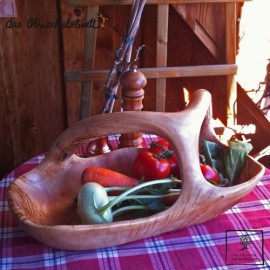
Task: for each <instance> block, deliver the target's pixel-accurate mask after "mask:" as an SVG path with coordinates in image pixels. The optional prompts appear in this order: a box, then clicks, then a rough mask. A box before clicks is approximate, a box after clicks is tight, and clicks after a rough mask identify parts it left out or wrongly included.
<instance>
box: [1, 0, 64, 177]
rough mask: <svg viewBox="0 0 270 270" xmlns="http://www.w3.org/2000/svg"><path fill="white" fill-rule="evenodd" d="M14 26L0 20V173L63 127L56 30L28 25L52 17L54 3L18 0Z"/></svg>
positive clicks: (42, 145)
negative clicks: (16, 24) (18, 23)
mask: <svg viewBox="0 0 270 270" xmlns="http://www.w3.org/2000/svg"><path fill="white" fill-rule="evenodd" d="M17 11H18V17H17V18H13V21H16V22H20V23H21V26H20V27H17V28H7V27H6V23H7V21H8V20H9V18H5V19H1V20H0V35H1V44H0V58H1V61H0V65H1V68H0V70H1V71H0V104H1V105H0V116H1V120H0V121H1V129H0V137H1V142H0V164H1V165H0V176H3V175H4V174H6V173H8V172H9V171H11V170H12V169H14V168H15V167H16V166H18V165H19V164H21V163H22V162H24V161H27V160H28V159H30V158H31V157H33V156H34V155H37V154H39V153H42V152H45V151H47V150H48V147H49V145H50V144H51V143H52V141H53V140H54V138H55V136H57V135H58V134H59V133H61V132H62V131H63V129H64V128H65V127H66V126H65V117H64V108H65V106H64V104H65V102H64V91H63V82H62V79H61V78H62V72H63V70H62V67H61V57H60V55H61V52H60V50H61V49H60V35H59V29H57V28H56V29H40V28H30V27H27V22H28V20H30V19H31V18H38V19H39V20H40V21H43V22H47V21H51V22H52V21H55V20H56V18H57V16H58V7H57V2H56V1H33V0H30V1H27V2H26V1H19V2H17Z"/></svg>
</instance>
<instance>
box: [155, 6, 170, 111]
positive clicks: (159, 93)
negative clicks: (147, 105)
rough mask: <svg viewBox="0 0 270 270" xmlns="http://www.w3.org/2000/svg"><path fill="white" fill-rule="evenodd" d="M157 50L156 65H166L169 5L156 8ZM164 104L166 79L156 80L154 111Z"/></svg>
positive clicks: (163, 109) (161, 108)
mask: <svg viewBox="0 0 270 270" xmlns="http://www.w3.org/2000/svg"><path fill="white" fill-rule="evenodd" d="M157 9H158V10H157V12H158V14H157V52H156V67H166V66H167V47H168V25H169V5H168V4H162V5H158V8H157ZM165 104H166V79H165V78H158V79H157V80H156V111H158V112H165Z"/></svg>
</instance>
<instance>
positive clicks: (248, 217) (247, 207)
mask: <svg viewBox="0 0 270 270" xmlns="http://www.w3.org/2000/svg"><path fill="white" fill-rule="evenodd" d="M116 139H117V138H113V141H115V140H116ZM154 139H155V137H147V138H145V142H144V143H145V145H147V144H148V142H149V141H151V140H154ZM115 143H116V144H115V146H117V140H116V142H115ZM43 157H44V155H39V156H37V157H34V158H33V159H31V160H29V161H28V162H26V163H24V164H22V165H21V166H19V167H18V168H16V169H15V170H14V171H13V172H11V173H10V174H9V175H7V176H6V177H5V178H4V179H3V180H2V181H0V269H1V270H15V269H25V270H26V269H27V270H29V269H35V270H37V269H46V270H53V269H59V270H60V269H67V270H68V269H89V270H99V269H102V270H103V269H104V270H138V269H140V270H152V269H153V270H173V269H175V270H182V269H183V270H185V269H186V270H197V269H201V270H202V269H208V270H210V269H213V270H214V269H215V270H216V269H222V270H225V269H243V270H244V269H245V270H246V269H270V171H269V170H267V172H266V174H265V175H264V177H263V178H262V180H261V181H260V182H259V184H258V185H257V187H256V188H255V189H254V190H253V191H252V192H251V193H250V194H249V195H247V196H246V197H245V198H244V199H242V201H241V202H239V203H238V204H237V205H235V206H234V207H232V208H231V209H229V210H228V211H226V212H225V213H223V214H221V215H220V216H218V217H217V218H215V219H212V220H210V221H207V222H205V223H202V224H199V225H195V226H190V227H188V228H185V229H181V230H177V231H173V232H169V233H166V234H161V235H158V236H154V237H150V238H146V239H142V240H139V241H136V242H132V243H128V244H124V245H120V246H112V247H108V248H103V249H97V250H88V251H65V250H58V249H55V248H52V247H49V246H46V245H44V244H42V243H40V242H38V241H37V240H35V239H33V238H32V237H30V236H28V235H27V233H26V232H24V231H23V230H22V229H21V228H19V227H18V225H17V224H16V222H15V220H14V219H13V217H12V215H11V213H10V211H9V207H8V203H7V187H8V185H9V184H10V183H11V182H12V181H13V180H14V179H16V178H17V177H19V176H20V175H21V174H23V173H25V172H27V171H29V170H31V169H32V168H34V167H35V166H36V165H37V164H38V163H39V162H40V161H41V160H42V159H43ZM240 237H242V239H243V237H246V239H248V240H247V241H248V243H247V245H246V248H243V247H244V245H243V243H242V241H241V238H240Z"/></svg>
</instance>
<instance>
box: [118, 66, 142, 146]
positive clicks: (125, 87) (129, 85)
mask: <svg viewBox="0 0 270 270" xmlns="http://www.w3.org/2000/svg"><path fill="white" fill-rule="evenodd" d="M120 83H121V85H122V100H123V101H122V109H123V111H141V110H142V108H143V103H142V101H143V98H144V90H143V87H145V86H146V83H147V80H146V77H145V76H144V74H143V73H142V72H140V71H137V70H136V67H133V69H131V70H128V71H126V72H124V73H123V74H122V75H121V78H120ZM119 142H120V144H119V147H120V148H124V147H141V146H142V142H143V139H142V133H127V134H122V135H121V136H120V138H119Z"/></svg>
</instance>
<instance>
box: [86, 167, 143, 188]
mask: <svg viewBox="0 0 270 270" xmlns="http://www.w3.org/2000/svg"><path fill="white" fill-rule="evenodd" d="M87 182H96V183H98V184H100V185H101V186H103V187H134V186H136V185H138V184H140V181H139V180H138V179H136V178H132V177H129V176H127V175H125V174H122V173H119V172H116V171H113V170H109V169H106V168H102V167H87V168H85V169H84V171H83V173H82V176H81V184H82V185H83V184H85V183H87Z"/></svg>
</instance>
